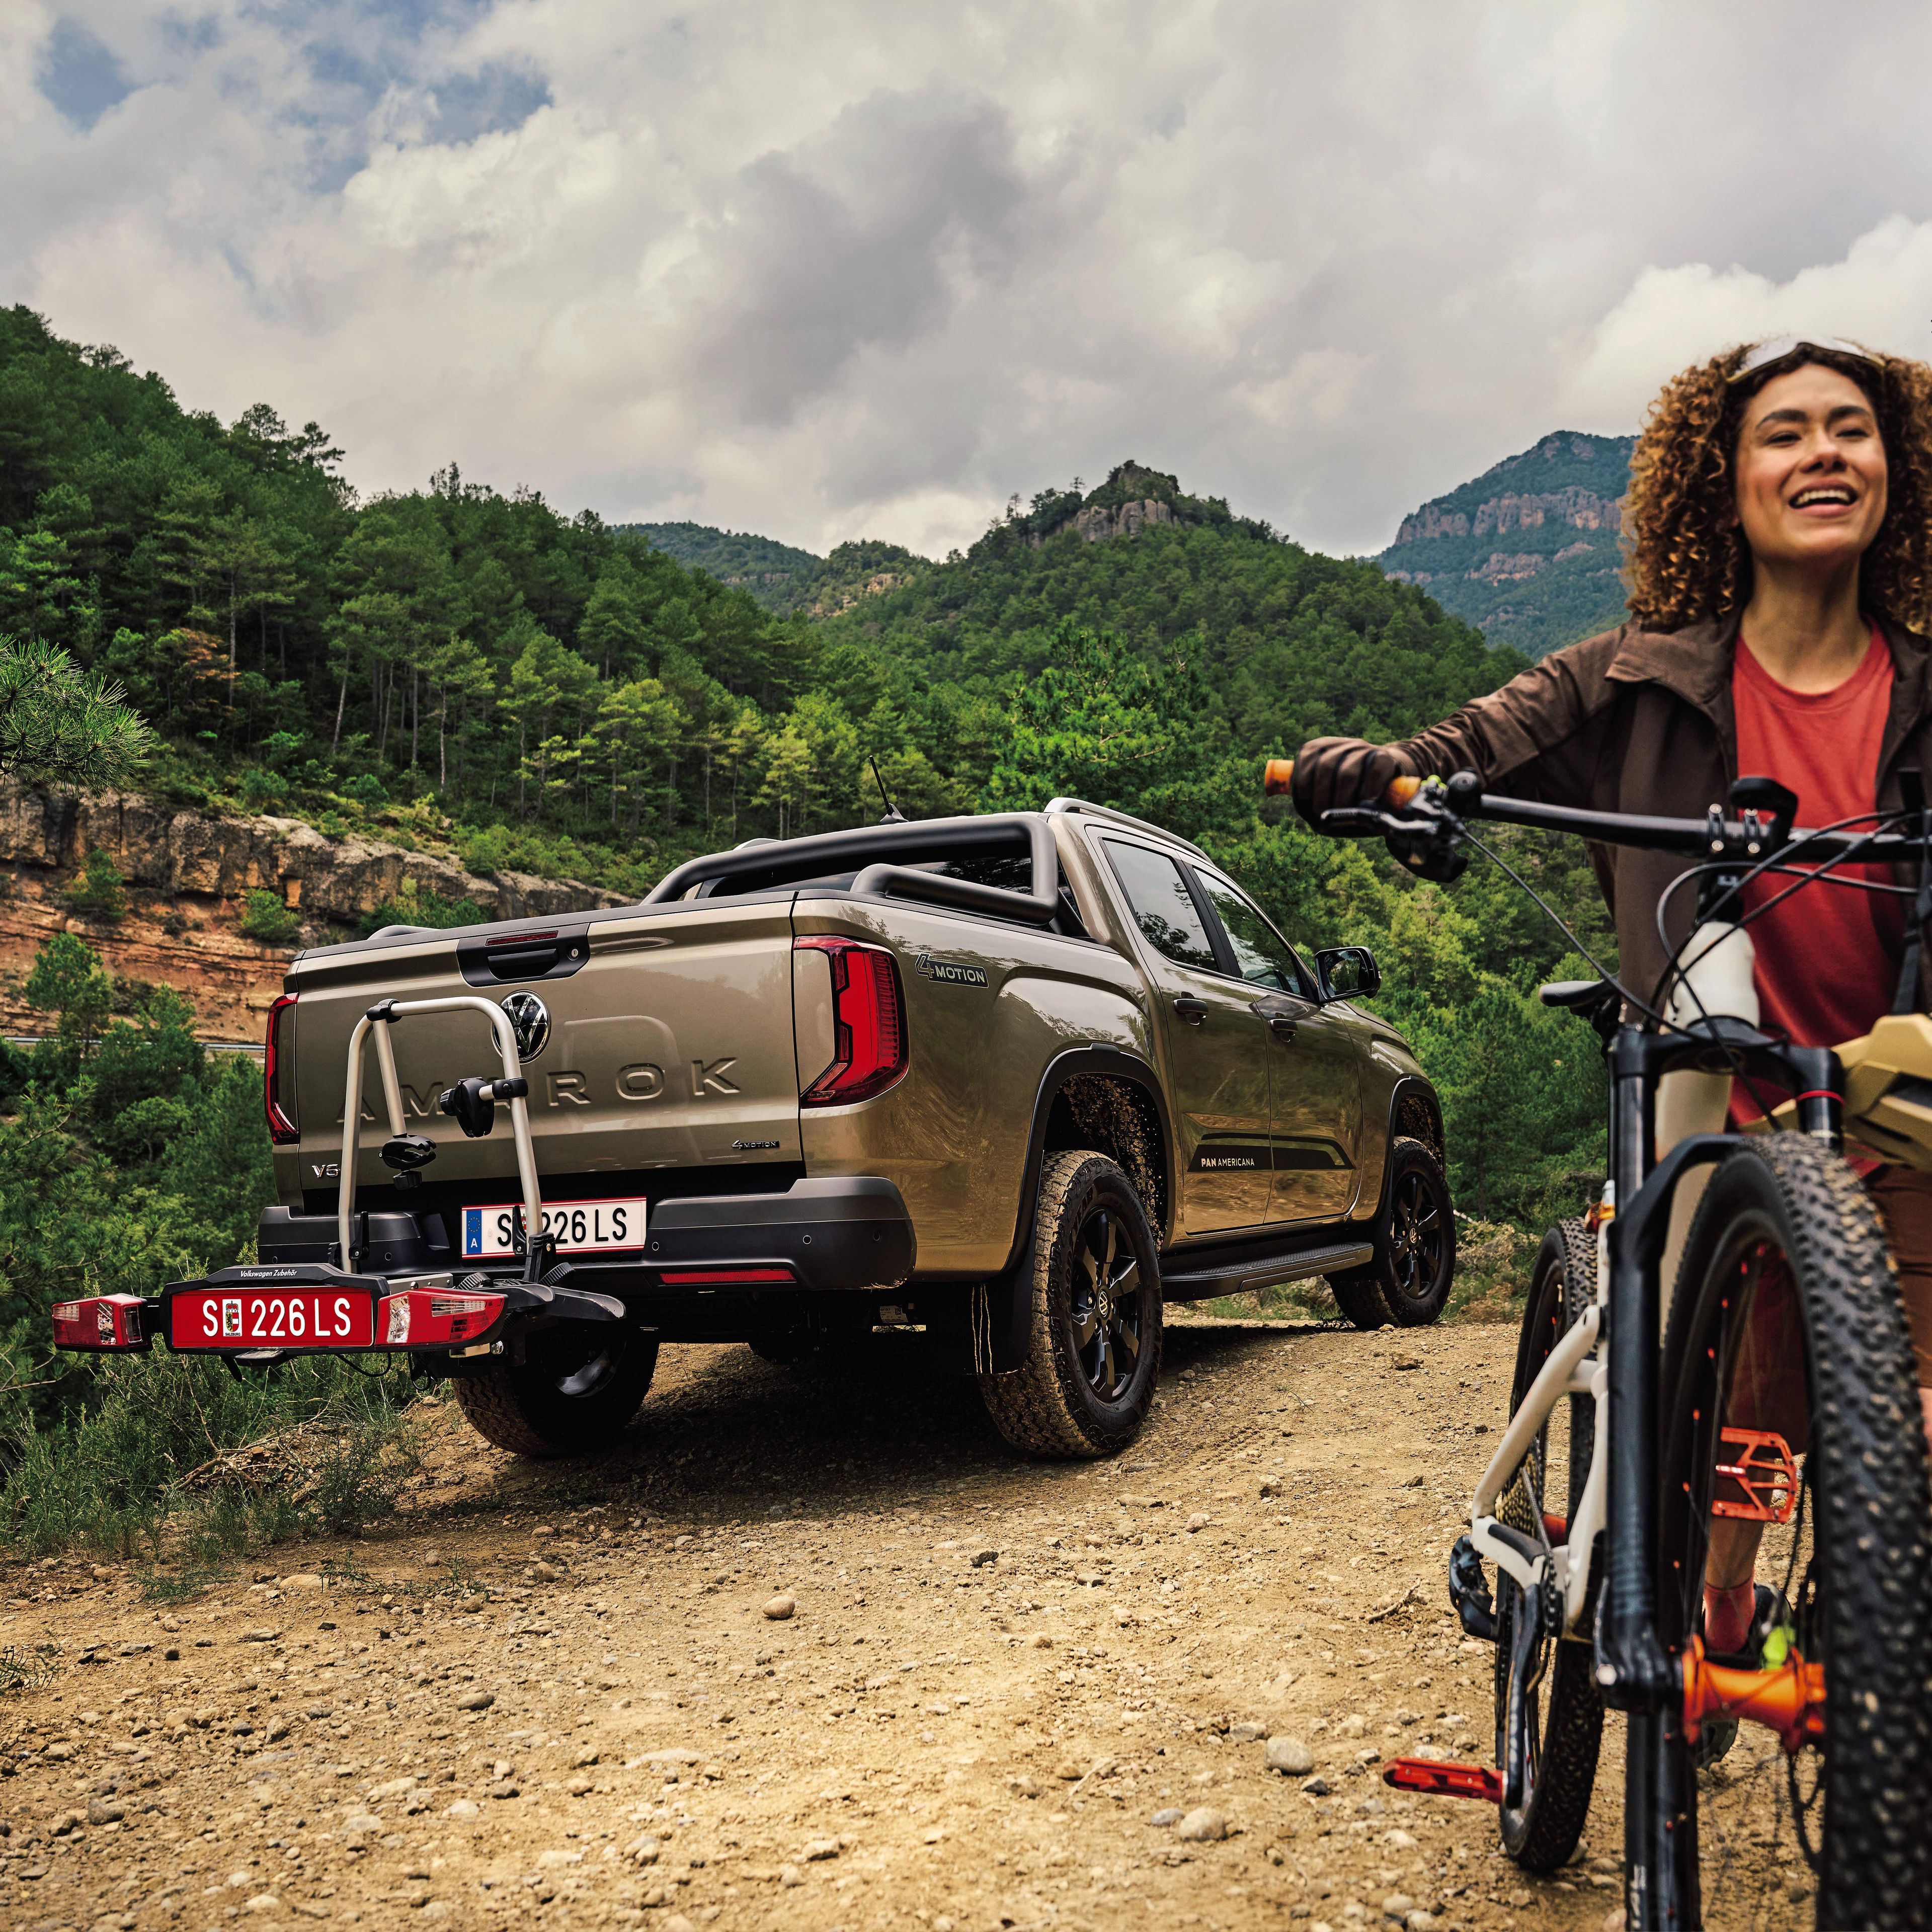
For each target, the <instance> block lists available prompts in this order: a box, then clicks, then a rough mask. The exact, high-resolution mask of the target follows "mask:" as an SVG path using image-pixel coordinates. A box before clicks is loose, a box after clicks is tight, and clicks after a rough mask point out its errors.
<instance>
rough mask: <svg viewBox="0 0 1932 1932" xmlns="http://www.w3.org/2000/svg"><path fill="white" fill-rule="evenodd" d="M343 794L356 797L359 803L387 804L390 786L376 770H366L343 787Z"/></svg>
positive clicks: (345, 796)
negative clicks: (384, 782)
mask: <svg viewBox="0 0 1932 1932" xmlns="http://www.w3.org/2000/svg"><path fill="white" fill-rule="evenodd" d="M342 796H344V798H353V799H355V800H356V802H357V803H358V804H359V805H387V804H388V803H389V787H388V786H387V785H386V784H383V781H382V780H381V779H380V778H378V777H377V775H376V774H375V773H374V772H364V773H363V774H362V776H361V777H360V778H351V779H350V781H349V782H348V783H347V784H346V785H344V787H342Z"/></svg>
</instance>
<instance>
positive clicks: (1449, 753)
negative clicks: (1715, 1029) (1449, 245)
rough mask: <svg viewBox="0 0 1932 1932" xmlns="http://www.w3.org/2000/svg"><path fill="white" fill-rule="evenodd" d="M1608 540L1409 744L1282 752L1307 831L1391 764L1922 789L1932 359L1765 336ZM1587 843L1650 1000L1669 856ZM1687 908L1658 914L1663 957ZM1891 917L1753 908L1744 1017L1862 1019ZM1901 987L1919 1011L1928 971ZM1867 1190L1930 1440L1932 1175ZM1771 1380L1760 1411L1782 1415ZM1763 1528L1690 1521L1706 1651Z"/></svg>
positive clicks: (1869, 1015)
mask: <svg viewBox="0 0 1932 1932" xmlns="http://www.w3.org/2000/svg"><path fill="white" fill-rule="evenodd" d="M1624 530H1625V537H1626V539H1627V541H1628V547H1629V558H1628V575H1629V579H1630V583H1631V595H1630V600H1629V607H1630V610H1631V617H1630V621H1629V622H1627V623H1625V624H1623V625H1620V626H1619V628H1617V629H1616V630H1614V631H1606V632H1605V633H1604V634H1603V635H1602V636H1601V637H1592V638H1589V639H1587V640H1586V641H1585V642H1583V643H1580V644H1575V645H1573V646H1571V648H1570V649H1568V650H1564V651H1559V652H1556V653H1555V654H1554V655H1552V656H1550V657H1548V658H1545V659H1544V661H1543V662H1542V663H1541V664H1538V665H1537V666H1536V667H1535V668H1534V669H1532V670H1528V671H1526V672H1525V673H1523V676H1520V677H1519V678H1517V679H1514V680H1513V681H1512V682H1510V683H1509V684H1507V685H1505V686H1504V687H1503V688H1502V690H1500V691H1494V692H1493V693H1491V694H1490V695H1489V696H1488V697H1480V698H1478V699H1477V700H1475V702H1474V703H1470V704H1468V705H1466V706H1463V709H1461V710H1460V711H1459V712H1457V713H1456V715H1454V717H1453V718H1449V719H1448V720H1447V721H1445V722H1444V723H1442V724H1438V725H1436V726H1435V727H1433V728H1432V729H1430V730H1427V731H1424V733H1421V735H1420V736H1418V737H1415V738H1413V739H1409V740H1408V741H1407V742H1405V743H1402V744H1397V745H1368V744H1366V743H1364V742H1361V740H1359V739H1343V738H1324V739H1316V741H1315V742H1313V743H1312V744H1310V745H1304V747H1303V748H1302V749H1301V752H1300V753H1299V754H1298V756H1297V757H1296V759H1295V777H1294V796H1295V804H1296V806H1297V808H1298V809H1299V810H1300V811H1301V813H1302V814H1303V816H1304V817H1309V818H1313V817H1316V816H1317V815H1318V814H1320V813H1321V812H1322V811H1326V810H1327V809H1328V808H1330V807H1331V806H1333V805H1352V804H1356V803H1358V802H1364V801H1366V800H1368V799H1373V798H1375V797H1377V796H1379V795H1380V794H1381V793H1382V790H1384V789H1385V787H1386V786H1387V785H1388V782H1389V781H1390V780H1391V778H1395V777H1397V776H1399V775H1411V776H1424V775H1428V774H1430V773H1435V774H1437V775H1442V776H1447V775H1448V774H1449V773H1451V772H1455V771H1459V770H1464V769H1468V770H1473V771H1475V772H1477V773H1478V775H1479V776H1480V777H1481V778H1482V780H1483V783H1484V789H1485V790H1490V791H1497V792H1502V793H1508V794H1510V795H1511V796H1516V797H1520V798H1535V799H1544V800H1546V801H1548V802H1553V803H1556V804H1563V805H1583V806H1588V807H1591V808H1595V809H1598V810H1605V811H1637V812H1655V813H1661V814H1666V815H1668V816H1670V817H1700V816H1702V814H1703V812H1704V811H1705V810H1706V808H1708V807H1709V806H1710V805H1712V804H1714V803H1718V802H1722V801H1723V800H1724V799H1725V797H1726V796H1727V793H1728V790H1729V787H1730V783H1731V781H1732V780H1733V779H1734V778H1736V777H1738V776H1739V775H1740V774H1741V773H1749V774H1752V775H1760V774H1762V775H1768V776H1769V777H1772V778H1776V779H1778V781H1780V782H1781V783H1782V784H1786V785H1788V786H1789V787H1790V788H1791V789H1792V790H1793V791H1795V792H1796V793H1797V794H1798V797H1799V811H1798V820H1799V823H1802V824H1806V825H1825V824H1830V823H1835V822H1836V821H1838V820H1841V819H1845V818H1848V817H1852V816H1854V815H1855V814H1861V813H1866V814H1868V813H1871V812H1873V811H1882V810H1885V809H1886V808H1896V807H1897V806H1898V805H1900V803H1901V802H1902V799H1901V797H1900V786H1899V773H1900V771H1901V770H1903V769H1909V768H1910V767H1912V766H1916V767H1918V769H1919V770H1920V771H1921V772H1924V773H1925V774H1926V775H1927V780H1928V782H1932V679H1928V650H1932V646H1928V644H1927V638H1926V636H1925V635H1924V633H1925V632H1926V631H1927V630H1928V629H1932V368H1927V366H1926V365H1924V364H1923V363H1920V362H1907V361H1905V360H1903V359H1900V358H1898V357H1895V356H1879V355H1873V354H1872V353H1869V352H1868V351H1867V350H1864V349H1861V348H1860V347H1857V346H1856V345H1855V344H1852V343H1849V342H1843V341H1837V340H1835V339H1832V338H1820V339H1817V340H1815V341H1802V340H1796V339H1793V338H1785V339H1784V340H1781V341H1773V342H1766V343H1761V344H1758V345H1757V347H1754V348H1748V349H1745V348H1739V349H1733V350H1727V351H1726V352H1725V353H1724V354H1723V355H1721V356H1715V357H1713V358H1712V359H1711V360H1710V361H1709V362H1705V363H1703V364H1700V365H1698V366H1697V367H1696V368H1691V369H1687V370H1686V371H1685V372H1684V373H1683V374H1682V375H1680V376H1679V377H1677V378H1676V380H1674V381H1673V382H1672V383H1670V384H1669V385H1668V386H1667V387H1666V388H1665V389H1664V393H1663V395H1661V397H1660V398H1658V401H1657V404H1656V405H1655V407H1654V409H1653V410H1652V414H1651V418H1650V421H1649V425H1648V426H1647V427H1646V429H1645V431H1644V433H1643V436H1642V437H1641V438H1640V440H1639V442H1638V444H1637V451H1636V454H1635V455H1634V458H1633V459H1632V462H1631V489H1630V495H1629V496H1628V499H1627V500H1626V502H1625V514H1624ZM1593 856H1594V857H1595V863H1596V865H1597V868H1598V877H1599V880H1600V881H1601V884H1602V886H1603V889H1604V895H1605V896H1606V898H1607V900H1608V901H1609V902H1610V907H1611V909H1612V911H1613V914H1614V916H1615V917H1616V926H1617V939H1618V944H1619V950H1620V955H1621V964H1622V973H1623V975H1624V977H1625V983H1627V984H1628V985H1630V986H1632V987H1633V988H1634V989H1637V990H1639V991H1643V992H1648V991H1649V989H1652V988H1655V987H1656V986H1658V983H1659V981H1660V980H1661V977H1662V976H1663V974H1664V970H1665V965H1666V961H1667V956H1668V955H1667V949H1666V948H1665V947H1664V945H1662V944H1661V943H1660V941H1659V939H1658V933H1657V930H1656V922H1655V907H1656V906H1657V903H1658V898H1659V896H1660V895H1661V893H1662V892H1663V891H1664V888H1665V886H1667V885H1668V884H1669V883H1670V880H1671V879H1672V878H1673V877H1676V874H1678V873H1679V871H1682V860H1681V859H1676V858H1673V856H1670V855H1669V854H1667V853H1645V852H1631V851H1624V850H1616V851H1603V850H1598V851H1597V852H1596V853H1595V854H1594V855H1593ZM1867 870H1869V871H1872V872H1876V871H1878V868H1867ZM1777 883H1778V882H1776V881H1773V880H1766V881H1764V882H1763V883H1762V884H1761V886H1757V887H1754V888H1753V889H1752V893H1751V902H1752V903H1758V902H1761V901H1763V900H1764V899H1766V898H1769V897H1770V896H1771V895H1772V892H1773V891H1774V889H1775V886H1776V884H1777ZM1785 883H1788V881H1787V882H1785ZM1691 896H1692V895H1690V894H1688V892H1680V893H1678V894H1677V895H1675V896H1674V898H1673V901H1672V907H1673V913H1674V915H1675V929H1674V930H1672V931H1671V932H1670V942H1671V944H1672V945H1673V946H1674V945H1676V944H1678V943H1679V941H1682V938H1684V937H1685V932H1686V931H1687V930H1688V925H1689V922H1690V919H1691V904H1690V900H1691ZM1903 903H1904V902H1903V901H1901V900H1900V898H1898V897H1897V895H1893V894H1890V893H1882V892H1865V891H1861V890H1855V889H1849V888H1843V887H1841V888H1833V887H1830V886H1814V887H1812V888H1810V889H1807V890H1806V891H1804V892H1800V893H1798V894H1796V895H1793V897H1792V898H1790V899H1787V900H1786V901H1784V904H1782V905H1781V906H1779V907H1777V908H1776V909H1775V910H1772V911H1771V912H1769V913H1767V914H1766V915H1765V916H1763V917H1762V918H1760V919H1757V920H1756V921H1754V922H1753V924H1752V926H1751V936H1752V938H1753V940H1754V942H1755V944H1756V947H1757V992H1758V996H1759V1001H1760V1007H1761V1010H1762V1015H1763V1025H1765V1026H1766V1028H1768V1029H1769V1030H1770V1031H1774V1032H1778V1033H1781V1034H1784V1035H1786V1036H1787V1037H1789V1038H1790V1040H1793V1041H1794V1042H1795V1043H1797V1044H1799V1045H1801V1046H1834V1045H1836V1044H1837V1043H1838V1042H1840V1041H1841V1040H1850V1039H1852V1038H1855V1037H1857V1036H1858V1034H1863V1033H1866V1032H1868V1031H1870V1028H1871V1026H1872V1024H1873V1022H1874V1021H1875V1020H1876V1019H1878V1018H1879V1016H1881V1015H1882V1014H1885V1013H1889V1012H1891V1011H1892V1010H1893V1007H1894V1000H1895V999H1896V998H1897V995H1898V992H1899V986H1898V981H1899V977H1900V968H1901V965H1902V962H1903V956H1904V951H1905V947H1904V926H1905V922H1904V916H1903V911H1902V910H1901V908H1902V906H1903ZM1926 957H1927V959H1932V948H1928V949H1927V956H1926ZM1920 978H1921V984H1920V986H1919V987H1918V992H1917V996H1916V1001H1915V1004H1916V1005H1917V1006H1918V1008H1919V1009H1920V1010H1925V1009H1926V1008H1927V1007H1932V974H1928V973H1921V976H1920ZM1747 1105H1748V1103H1745V1102H1742V1100H1739V1101H1736V1102H1734V1103H1733V1107H1734V1112H1737V1111H1739V1110H1740V1109H1742V1107H1743V1106H1747ZM1866 1185H1867V1188H1868V1189H1869V1190H1870V1193H1871V1194H1872V1196H1873V1199H1874V1201H1875V1202H1876V1205H1877V1206H1878V1208H1879V1213H1880V1214H1881V1215H1882V1217H1883V1219H1884V1221H1885V1229H1886V1232H1887V1235H1888V1238H1889V1240H1890V1242H1891V1249H1892V1253H1893V1256H1894V1259H1895V1260H1896V1261H1897V1264H1898V1268H1899V1274H1900V1287H1901V1289H1902V1290H1903V1294H1904V1298H1905V1304H1906V1313H1907V1315H1908V1317H1909V1320H1910V1323H1911V1328H1912V1343H1913V1346H1914V1349H1915V1352H1916V1354H1917V1356H1918V1380H1919V1384H1920V1388H1919V1400H1920V1403H1921V1407H1922V1409H1923V1410H1924V1416H1925V1421H1926V1428H1927V1435H1928V1437H1932V1176H1927V1175H1921V1174H1918V1173H1916V1172H1913V1171H1912V1170H1909V1169H1900V1168H1883V1167H1881V1168H1878V1169H1876V1170H1875V1171H1874V1172H1870V1173H1869V1174H1868V1175H1867V1178H1866ZM1786 1299H1787V1301H1788V1300H1789V1298H1788V1297H1787V1298H1786ZM1766 1313H1767V1316H1769V1313H1770V1311H1769V1310H1767V1311H1766ZM1768 1327H1769V1322H1766V1323H1760V1324H1758V1325H1757V1328H1758V1331H1759V1333H1758V1334H1757V1337H1755V1339H1757V1340H1760V1341H1761V1342H1763V1343H1765V1344H1766V1345H1768V1346H1766V1350H1765V1352H1766V1354H1767V1355H1770V1356H1775V1355H1778V1354H1779V1353H1781V1350H1780V1349H1778V1345H1777V1342H1776V1339H1775V1336H1774V1335H1772V1334H1770V1333H1768V1332H1766V1330H1767V1328H1768ZM1774 1380H1775V1377H1773V1376H1767V1377H1766V1381H1765V1385H1764V1387H1763V1398H1764V1406H1766V1407H1767V1408H1775V1407H1778V1406H1781V1405H1780V1403H1779V1402H1778V1394H1777V1392H1776V1391H1775V1389H1773V1388H1772V1387H1771V1386H1770V1385H1771V1383H1772V1381H1774ZM1763 1426H1766V1427H1776V1424H1775V1422H1772V1421H1764V1422H1763ZM1781 1433H1784V1432H1781ZM1799 1433H1801V1434H1802V1425H1801V1427H1800V1429H1799ZM1761 1530H1762V1526H1761V1525H1759V1524H1757V1523H1743V1522H1729V1521H1718V1522H1715V1523H1713V1525H1712V1539H1711V1550H1710V1556H1709V1561H1708V1563H1707V1565H1706V1572H1705V1640H1706V1647H1707V1649H1709V1650H1710V1651H1711V1652H1713V1653H1715V1654H1718V1655H1723V1656H1727V1657H1732V1658H1751V1657H1752V1656H1753V1655H1754V1652H1755V1651H1756V1650H1757V1648H1758V1647H1759V1645H1760V1643H1761V1639H1762V1635H1763V1625H1764V1623H1765V1620H1766V1616H1768V1614H1769V1610H1770V1609H1771V1607H1772V1603H1771V1593H1770V1592H1769V1591H1764V1590H1760V1591H1758V1592H1757V1593H1756V1594H1755V1596H1754V1590H1753V1583H1752V1577H1753V1568H1754V1562H1755V1558H1756V1555H1757V1544H1758V1540H1759V1537H1760V1534H1761ZM1754 1625H1756V1626H1757V1628H1756V1629H1755V1630H1754Z"/></svg>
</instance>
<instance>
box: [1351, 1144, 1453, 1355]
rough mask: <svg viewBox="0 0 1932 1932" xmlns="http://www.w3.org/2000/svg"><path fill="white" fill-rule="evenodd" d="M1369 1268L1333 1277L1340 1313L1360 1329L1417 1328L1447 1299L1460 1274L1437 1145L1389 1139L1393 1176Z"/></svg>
mask: <svg viewBox="0 0 1932 1932" xmlns="http://www.w3.org/2000/svg"><path fill="white" fill-rule="evenodd" d="M1373 1226H1374V1234H1373V1241H1374V1248H1375V1258H1374V1259H1373V1261H1371V1262H1370V1263H1369V1265H1368V1266H1367V1267H1366V1268H1352V1269H1350V1270H1349V1271H1346V1273H1343V1274H1333V1275H1331V1276H1330V1277H1328V1286H1329V1287H1330V1288H1331V1289H1332V1290H1333V1291H1334V1296H1335V1300H1336V1301H1337V1304H1338V1305H1339V1306H1340V1308H1341V1310H1342V1313H1343V1314H1344V1315H1346V1316H1347V1317H1348V1318H1349V1320H1350V1321H1351V1322H1353V1323H1354V1324H1355V1326H1356V1327H1357V1328H1363V1329H1375V1328H1381V1327H1382V1326H1383V1325H1384V1324H1385V1323H1388V1322H1393V1323H1394V1324H1395V1325H1396V1326H1397V1327H1398V1328H1421V1327H1422V1326H1424V1325H1425V1324H1426V1323H1428V1322H1433V1321H1434V1320H1435V1319H1436V1317H1437V1316H1439V1315H1440V1314H1441V1313H1442V1310H1443V1309H1444V1307H1445V1306H1446V1305H1447V1304H1448V1300H1449V1289H1450V1286H1451V1283H1453V1282H1454V1280H1455V1278H1456V1223H1455V1218H1454V1204H1453V1203H1452V1202H1451V1199H1450V1196H1449V1179H1448V1175H1445V1173H1444V1172H1442V1160H1441V1159H1440V1158H1439V1157H1438V1156H1437V1154H1436V1151H1435V1150H1434V1149H1433V1148H1430V1147H1427V1146H1425V1145H1424V1143H1423V1142H1421V1141H1418V1140H1412V1139H1410V1138H1409V1136H1407V1135H1406V1134H1401V1135H1398V1136H1397V1137H1396V1139H1394V1141H1393V1142H1391V1144H1390V1146H1389V1152H1388V1179H1387V1181H1386V1182H1385V1186H1384V1191H1383V1194H1382V1208H1381V1211H1380V1212H1379V1214H1377V1215H1376V1219H1375V1222H1374V1224H1373Z"/></svg>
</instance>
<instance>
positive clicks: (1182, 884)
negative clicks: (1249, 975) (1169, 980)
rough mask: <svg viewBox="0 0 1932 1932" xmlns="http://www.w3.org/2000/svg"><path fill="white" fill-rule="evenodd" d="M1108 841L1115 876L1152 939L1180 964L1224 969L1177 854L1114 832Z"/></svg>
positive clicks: (1210, 970) (1203, 969)
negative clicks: (1130, 841)
mask: <svg viewBox="0 0 1932 1932" xmlns="http://www.w3.org/2000/svg"><path fill="white" fill-rule="evenodd" d="M1106 847H1107V856H1108V858H1109V860H1110V861H1112V865H1113V868H1114V873H1115V877H1117V878H1118V879H1119V880H1120V882H1121V889H1122V891H1124V892H1125V893H1126V894H1127V904H1129V905H1130V906H1131V907H1133V914H1134V922H1135V924H1136V925H1137V926H1139V928H1140V929H1141V932H1142V935H1143V936H1144V937H1145V938H1146V940H1147V942H1148V944H1149V945H1150V946H1151V947H1154V950H1155V951H1156V952H1157V953H1165V954H1166V956H1167V957H1168V958H1169V959H1172V961H1173V962H1175V965H1179V966H1192V967H1193V968H1196V970H1197V971H1201V972H1203V973H1218V972H1219V971H1220V970H1221V962H1220V961H1219V960H1218V959H1216V958H1215V957H1214V941H1212V940H1211V939H1210V938H1208V929H1207V928H1206V926H1203V925H1202V922H1201V914H1200V913H1199V911H1198V910H1196V907H1195V904H1194V895H1193V893H1191V892H1189V890H1188V889H1187V880H1185V879H1184V878H1183V877H1181V868H1180V867H1179V866H1178V865H1176V864H1175V862H1174V861H1173V860H1172V859H1169V858H1167V857H1166V856H1163V854H1162V853H1159V852H1151V851H1149V850H1148V848H1147V847H1145V845H1129V844H1124V843H1123V842H1121V841H1117V840H1115V839H1112V838H1109V839H1108V840H1107V841H1106Z"/></svg>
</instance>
